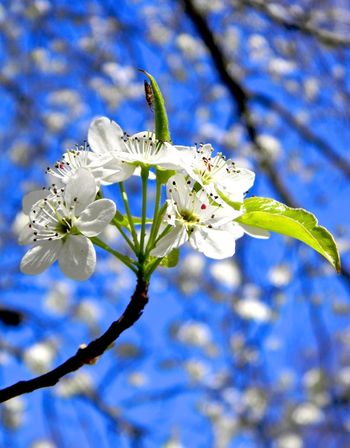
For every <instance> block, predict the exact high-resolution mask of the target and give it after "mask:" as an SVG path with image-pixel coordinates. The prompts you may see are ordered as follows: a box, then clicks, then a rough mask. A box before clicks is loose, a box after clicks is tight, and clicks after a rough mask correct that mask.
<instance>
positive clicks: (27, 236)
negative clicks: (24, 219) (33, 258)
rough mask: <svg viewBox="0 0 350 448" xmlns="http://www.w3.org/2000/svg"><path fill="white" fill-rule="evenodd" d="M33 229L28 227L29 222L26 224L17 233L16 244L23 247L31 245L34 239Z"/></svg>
mask: <svg viewBox="0 0 350 448" xmlns="http://www.w3.org/2000/svg"><path fill="white" fill-rule="evenodd" d="M34 238H35V237H34V233H33V229H32V228H31V227H29V222H28V224H26V225H25V226H24V227H23V228H22V230H21V231H20V233H19V236H18V244H20V245H21V246H25V245H26V244H32V243H33V239H34Z"/></svg>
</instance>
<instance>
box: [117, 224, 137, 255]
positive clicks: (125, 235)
mask: <svg viewBox="0 0 350 448" xmlns="http://www.w3.org/2000/svg"><path fill="white" fill-rule="evenodd" d="M112 222H113V224H114V225H115V226H116V228H117V229H118V230H119V232H120V233H121V235H122V237H123V238H124V239H125V241H126V242H127V243H128V245H129V247H130V249H131V250H132V251H133V252H135V246H134V244H133V242H132V241H131V240H130V238H129V237H128V235H127V234H126V233H125V232H124V229H123V227H122V226H121V225H120V224H119V221H118V219H117V218H113V219H112Z"/></svg>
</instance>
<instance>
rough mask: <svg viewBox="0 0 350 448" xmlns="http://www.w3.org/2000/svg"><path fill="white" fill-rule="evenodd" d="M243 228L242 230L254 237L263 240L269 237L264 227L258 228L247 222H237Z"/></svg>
mask: <svg viewBox="0 0 350 448" xmlns="http://www.w3.org/2000/svg"><path fill="white" fill-rule="evenodd" d="M239 225H240V227H242V228H243V230H244V232H245V233H246V234H248V235H250V236H252V237H254V238H260V239H263V240H265V239H266V238H270V232H268V231H267V230H264V229H259V227H254V226H249V225H247V224H241V223H240V224H239Z"/></svg>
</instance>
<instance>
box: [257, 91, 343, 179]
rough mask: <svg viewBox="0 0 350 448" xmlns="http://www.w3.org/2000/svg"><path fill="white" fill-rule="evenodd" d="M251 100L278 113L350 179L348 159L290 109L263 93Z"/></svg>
mask: <svg viewBox="0 0 350 448" xmlns="http://www.w3.org/2000/svg"><path fill="white" fill-rule="evenodd" d="M250 98H251V100H252V101H256V102H258V103H260V104H261V105H263V106H265V107H267V108H269V109H270V110H274V111H275V112H276V113H278V114H279V116H280V117H282V118H283V121H284V122H285V123H287V124H288V125H289V126H290V127H292V128H294V130H295V131H296V132H298V134H299V135H300V136H301V137H303V138H304V139H305V140H307V141H308V142H309V143H310V144H311V145H313V146H314V147H316V148H317V149H318V150H319V152H321V153H322V155H323V156H324V157H326V158H327V159H328V160H329V161H330V162H332V164H333V165H334V166H335V167H336V168H338V169H339V171H341V172H342V173H343V174H344V176H346V177H347V178H348V179H350V163H349V161H348V159H346V158H345V157H343V156H341V155H340V154H338V153H337V152H336V151H335V150H334V149H333V148H332V146H331V145H330V144H329V143H327V142H326V141H325V140H323V139H322V138H321V137H320V136H319V135H316V134H315V133H314V132H313V131H312V130H311V129H310V128H308V127H307V126H306V125H305V124H304V123H302V122H301V121H299V120H298V119H297V118H296V117H295V115H294V114H292V113H291V112H289V110H288V109H286V108H285V107H284V106H282V105H281V104H278V103H277V102H276V101H274V100H273V99H272V98H269V97H268V96H266V95H264V94H261V93H257V94H251V96H250Z"/></svg>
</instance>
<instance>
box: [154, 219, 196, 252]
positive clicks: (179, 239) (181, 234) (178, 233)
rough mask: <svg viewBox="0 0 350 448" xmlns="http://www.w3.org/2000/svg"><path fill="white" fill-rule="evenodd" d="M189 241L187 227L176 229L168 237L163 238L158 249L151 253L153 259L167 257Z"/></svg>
mask: <svg viewBox="0 0 350 448" xmlns="http://www.w3.org/2000/svg"><path fill="white" fill-rule="evenodd" d="M187 240H188V235H187V231H186V229H185V227H183V226H177V227H174V229H172V230H171V231H170V232H169V233H168V234H167V235H165V236H164V237H163V238H161V239H160V240H159V241H158V243H157V245H156V247H155V248H154V249H153V250H152V251H151V255H152V256H153V257H158V258H159V257H165V255H167V254H168V253H169V252H171V251H172V250H173V249H175V248H177V247H180V246H182V245H183V244H184V243H186V241H187Z"/></svg>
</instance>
